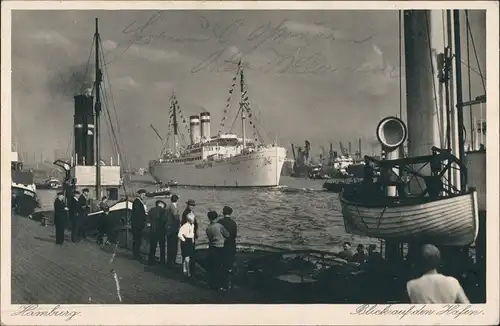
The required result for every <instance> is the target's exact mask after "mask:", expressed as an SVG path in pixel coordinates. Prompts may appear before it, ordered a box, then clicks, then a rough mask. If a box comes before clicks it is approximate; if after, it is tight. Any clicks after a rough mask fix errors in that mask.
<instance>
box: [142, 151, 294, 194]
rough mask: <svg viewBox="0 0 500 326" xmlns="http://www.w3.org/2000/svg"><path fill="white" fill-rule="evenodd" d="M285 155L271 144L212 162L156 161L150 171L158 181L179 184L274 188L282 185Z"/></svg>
mask: <svg viewBox="0 0 500 326" xmlns="http://www.w3.org/2000/svg"><path fill="white" fill-rule="evenodd" d="M285 156H286V150H285V149H284V148H282V147H269V148H265V149H261V150H258V151H255V152H252V153H248V154H244V155H236V156H233V157H231V158H227V159H224V160H220V161H213V162H203V163H202V162H201V161H200V162H197V163H193V164H186V163H160V162H153V163H152V164H151V165H150V167H149V172H150V174H151V176H153V177H154V178H155V180H156V181H158V182H163V183H166V182H168V181H170V180H175V181H176V182H177V185H179V186H198V187H273V186H277V185H279V182H280V175H281V169H282V167H283V163H284V161H285Z"/></svg>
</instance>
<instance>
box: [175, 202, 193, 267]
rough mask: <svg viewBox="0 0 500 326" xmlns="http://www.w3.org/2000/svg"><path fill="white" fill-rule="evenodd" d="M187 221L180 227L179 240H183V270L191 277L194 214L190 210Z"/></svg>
mask: <svg viewBox="0 0 500 326" xmlns="http://www.w3.org/2000/svg"><path fill="white" fill-rule="evenodd" d="M186 218H187V222H186V223H184V224H183V225H182V226H181V228H180V229H179V234H178V237H179V240H181V254H182V272H183V273H184V276H186V277H191V257H192V256H193V255H194V214H193V212H190V213H189V214H187V216H186Z"/></svg>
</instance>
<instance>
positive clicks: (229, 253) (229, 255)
mask: <svg viewBox="0 0 500 326" xmlns="http://www.w3.org/2000/svg"><path fill="white" fill-rule="evenodd" d="M231 214H233V209H232V208H231V207H229V206H224V208H223V209H222V215H223V216H224V217H223V218H222V219H220V220H219V222H218V223H220V224H222V226H223V227H224V228H225V229H226V230H227V232H228V233H229V236H228V237H227V238H226V239H225V241H224V259H223V272H224V276H223V278H224V283H225V284H224V287H225V288H228V287H230V286H229V276H230V275H231V273H232V271H233V264H234V257H235V256H236V237H237V236H238V227H237V226H236V222H234V221H233V219H232V218H231Z"/></svg>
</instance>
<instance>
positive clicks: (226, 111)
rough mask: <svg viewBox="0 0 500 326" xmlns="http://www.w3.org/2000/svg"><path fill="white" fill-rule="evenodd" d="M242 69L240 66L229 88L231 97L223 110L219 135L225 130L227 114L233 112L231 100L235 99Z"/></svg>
mask: <svg viewBox="0 0 500 326" xmlns="http://www.w3.org/2000/svg"><path fill="white" fill-rule="evenodd" d="M240 69H241V66H240V65H238V69H236V74H235V75H234V77H233V83H232V84H231V87H230V88H229V96H228V98H227V100H226V107H225V108H224V109H223V110H222V113H223V114H222V118H221V121H220V129H219V134H220V133H222V131H223V130H224V126H225V122H226V119H227V114H228V113H229V111H230V110H231V99H232V97H233V93H234V89H235V87H236V80H237V79H238V75H239V73H240ZM238 113H239V110H238ZM236 116H238V114H236ZM233 124H234V122H233ZM231 128H232V127H231Z"/></svg>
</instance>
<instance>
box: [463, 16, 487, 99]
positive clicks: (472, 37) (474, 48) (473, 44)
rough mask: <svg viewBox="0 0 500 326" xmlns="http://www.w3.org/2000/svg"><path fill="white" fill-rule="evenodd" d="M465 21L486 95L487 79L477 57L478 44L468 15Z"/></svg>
mask: <svg viewBox="0 0 500 326" xmlns="http://www.w3.org/2000/svg"><path fill="white" fill-rule="evenodd" d="M465 19H466V20H467V26H469V29H468V34H470V40H471V42H472V49H473V50H474V57H475V58H476V63H477V69H478V70H479V76H480V77H481V83H482V84H483V90H484V93H485V94H486V85H485V83H484V80H485V79H486V78H484V77H483V73H482V72H481V65H480V64H479V58H478V56H477V51H476V44H475V42H474V36H473V35H472V29H471V28H470V22H469V16H468V15H466V16H465Z"/></svg>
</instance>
